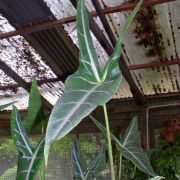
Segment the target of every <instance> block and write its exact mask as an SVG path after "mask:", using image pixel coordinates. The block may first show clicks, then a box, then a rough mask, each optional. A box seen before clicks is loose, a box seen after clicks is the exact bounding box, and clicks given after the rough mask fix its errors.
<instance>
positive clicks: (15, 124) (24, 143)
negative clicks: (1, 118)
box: [11, 107, 45, 180]
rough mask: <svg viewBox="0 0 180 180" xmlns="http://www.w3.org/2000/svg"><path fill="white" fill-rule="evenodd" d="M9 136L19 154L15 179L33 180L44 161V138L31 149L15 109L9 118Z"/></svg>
mask: <svg viewBox="0 0 180 180" xmlns="http://www.w3.org/2000/svg"><path fill="white" fill-rule="evenodd" d="M11 134H12V138H13V140H14V142H15V144H16V146H17V148H18V150H19V151H20V153H21V154H20V156H19V157H20V159H19V164H18V172H17V179H18V180H24V179H27V180H30V179H31V180H33V179H35V177H36V174H37V172H38V170H39V169H40V168H41V166H42V163H43V160H44V158H43V157H44V156H43V150H44V149H43V148H44V139H45V138H42V140H41V141H40V142H39V144H38V145H37V146H36V147H35V148H33V147H32V144H31V142H30V141H29V140H28V137H27V134H26V132H25V128H24V126H23V124H22V121H21V118H20V115H19V113H18V111H17V109H16V107H14V108H13V111H12V116H11Z"/></svg>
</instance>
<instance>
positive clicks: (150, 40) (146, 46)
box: [44, 0, 180, 98]
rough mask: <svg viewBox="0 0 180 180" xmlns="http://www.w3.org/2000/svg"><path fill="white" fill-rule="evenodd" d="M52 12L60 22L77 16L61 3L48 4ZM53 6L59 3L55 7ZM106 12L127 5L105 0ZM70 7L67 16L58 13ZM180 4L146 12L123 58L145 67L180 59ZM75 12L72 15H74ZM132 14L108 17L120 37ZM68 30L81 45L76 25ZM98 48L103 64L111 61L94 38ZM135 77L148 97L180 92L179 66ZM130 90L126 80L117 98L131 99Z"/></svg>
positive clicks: (134, 26)
mask: <svg viewBox="0 0 180 180" xmlns="http://www.w3.org/2000/svg"><path fill="white" fill-rule="evenodd" d="M44 1H45V2H46V3H47V4H48V6H49V7H50V9H51V11H52V12H53V13H54V15H55V16H56V17H57V18H62V17H67V16H70V15H75V13H74V8H73V6H72V5H71V4H69V3H68V4H67V3H66V1H61V0H59V1H58V0H44ZM53 2H55V3H54V4H53ZM100 3H101V5H102V7H103V8H106V7H110V6H111V7H113V6H116V5H120V4H122V3H123V1H118V0H116V1H111V0H101V1H100ZM86 5H87V7H88V9H89V10H90V11H93V10H94V7H93V5H92V3H91V1H86ZM65 6H66V7H68V10H67V11H66V10H64V11H65V12H64V13H62V12H58V11H57V7H58V8H59V9H64V8H63V7H65ZM179 6H180V2H179V1H177V2H170V3H166V4H161V5H156V6H155V7H150V8H147V9H142V10H141V11H140V12H139V14H138V15H137V16H136V19H135V21H134V23H133V24H132V25H131V27H130V29H129V31H128V33H127V35H126V38H125V41H124V48H123V55H124V57H125V59H126V62H127V64H128V65H135V64H144V63H151V62H160V61H173V60H177V59H179V54H180V41H178V39H179V37H180V20H179V18H178V17H180V11H179ZM70 12H71V13H70ZM128 15H129V12H123V13H113V14H111V15H107V19H108V21H109V24H110V26H111V28H112V30H113V32H114V35H115V36H116V37H117V36H118V33H119V31H120V29H121V28H122V25H123V24H124V22H125V20H126V19H127V17H128ZM95 20H96V22H97V23H98V25H99V27H100V28H101V29H102V31H103V33H105V32H104V29H103V27H102V24H101V22H100V21H99V19H98V18H95ZM64 27H65V30H66V31H67V33H68V34H69V36H70V37H71V38H72V40H73V42H74V43H75V44H77V36H76V28H75V23H71V24H68V26H67V25H65V26H64ZM93 40H94V44H95V47H96V50H97V53H98V55H99V57H100V58H99V59H100V63H101V64H104V63H105V62H106V61H107V54H106V53H105V52H104V50H103V49H102V47H101V46H100V45H99V43H98V42H97V40H96V39H95V38H94V37H93ZM131 74H132V77H133V79H134V81H135V82H136V84H137V86H138V87H139V89H140V90H141V92H142V93H143V94H144V95H153V94H161V93H169V92H178V91H179V90H180V88H179V84H180V79H179V78H180V77H179V66H178V65H171V66H169V67H168V66H167V67H155V68H148V69H137V70H132V71H131ZM131 96H132V94H131V93H130V90H129V86H128V84H127V82H126V81H125V80H124V79H123V80H122V84H121V87H120V89H119V90H118V92H117V93H116V96H115V98H125V97H131Z"/></svg>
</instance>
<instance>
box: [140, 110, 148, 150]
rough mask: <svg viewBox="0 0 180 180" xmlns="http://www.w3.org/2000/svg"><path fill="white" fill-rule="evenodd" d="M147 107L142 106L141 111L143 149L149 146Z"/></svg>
mask: <svg viewBox="0 0 180 180" xmlns="http://www.w3.org/2000/svg"><path fill="white" fill-rule="evenodd" d="M146 112H147V107H142V108H141V111H140V132H141V145H142V147H143V149H147V148H148V142H147V131H148V130H147V128H148V126H147V120H146Z"/></svg>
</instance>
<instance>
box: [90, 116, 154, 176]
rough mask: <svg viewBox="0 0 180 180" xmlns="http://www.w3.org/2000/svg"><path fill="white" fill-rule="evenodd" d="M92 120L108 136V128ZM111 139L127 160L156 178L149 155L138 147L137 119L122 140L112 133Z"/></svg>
mask: <svg viewBox="0 0 180 180" xmlns="http://www.w3.org/2000/svg"><path fill="white" fill-rule="evenodd" d="M90 118H91V120H92V121H93V122H94V123H95V124H96V126H97V127H98V128H99V129H100V130H101V131H102V133H103V134H104V135H105V136H106V128H105V127H104V126H103V125H102V124H101V123H100V122H98V121H97V120H96V119H95V118H94V117H92V116H90ZM111 138H112V140H114V141H115V142H116V145H117V148H118V149H119V151H120V152H121V153H122V155H123V156H124V157H125V158H126V159H128V160H131V161H132V162H133V164H134V165H135V166H136V167H137V168H139V169H140V170H141V171H143V172H145V173H147V174H149V175H151V176H155V174H154V171H153V169H152V167H151V164H150V162H149V159H148V157H147V155H146V154H145V153H144V151H143V149H142V148H141V147H139V146H138V123H137V118H136V117H135V118H134V119H133V120H132V122H131V123H130V125H129V127H128V128H127V130H126V132H125V135H124V136H123V139H122V140H120V139H118V138H117V137H116V136H114V135H113V134H112V133H111Z"/></svg>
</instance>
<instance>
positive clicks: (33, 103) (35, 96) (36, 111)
mask: <svg viewBox="0 0 180 180" xmlns="http://www.w3.org/2000/svg"><path fill="white" fill-rule="evenodd" d="M44 119H45V116H44V114H43V110H42V102H41V95H40V92H39V90H38V85H37V81H36V79H35V78H33V79H32V85H31V91H30V96H29V104H28V114H27V116H26V117H25V118H24V121H23V123H24V126H25V129H26V131H27V133H30V132H31V131H32V129H33V128H34V127H35V126H37V125H38V124H40V123H42V121H43V120H44Z"/></svg>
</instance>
